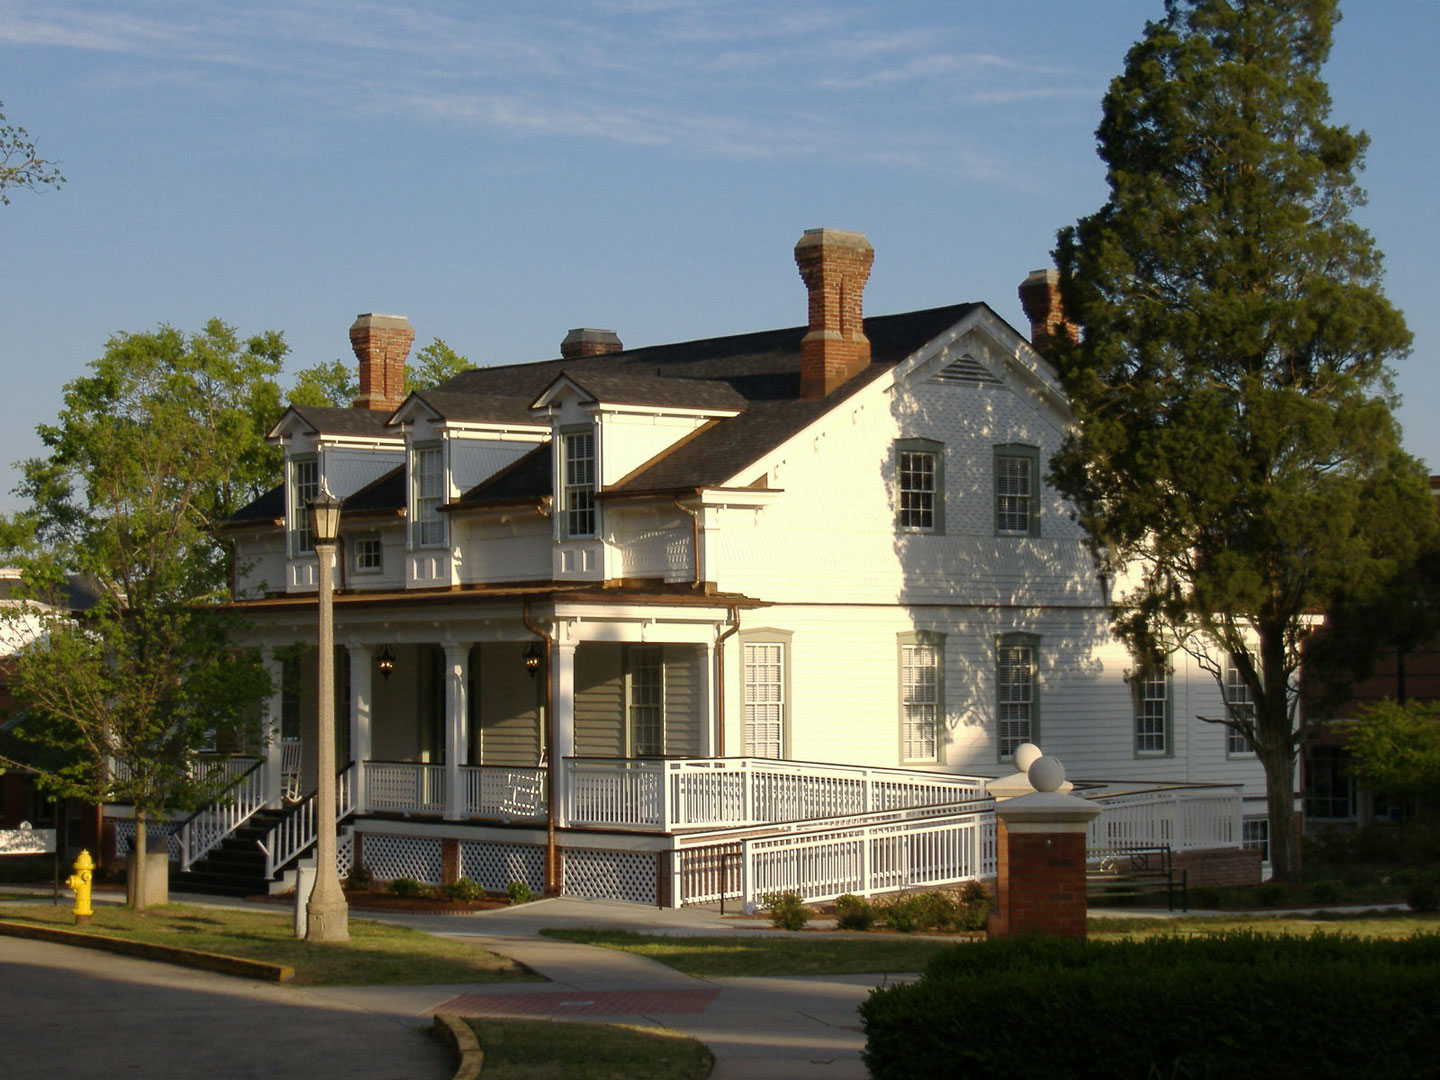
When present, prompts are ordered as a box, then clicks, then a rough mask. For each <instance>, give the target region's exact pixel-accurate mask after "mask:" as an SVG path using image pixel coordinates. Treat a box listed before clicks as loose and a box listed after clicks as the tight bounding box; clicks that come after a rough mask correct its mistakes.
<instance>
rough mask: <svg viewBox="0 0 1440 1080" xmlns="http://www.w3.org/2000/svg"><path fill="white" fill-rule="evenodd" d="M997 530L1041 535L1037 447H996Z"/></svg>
mask: <svg viewBox="0 0 1440 1080" xmlns="http://www.w3.org/2000/svg"><path fill="white" fill-rule="evenodd" d="M995 531H996V532H997V533H998V534H1000V535H1002V536H1039V535H1040V451H1039V449H1038V448H1036V447H1034V446H1021V445H1015V444H1012V445H1007V446H997V447H995Z"/></svg>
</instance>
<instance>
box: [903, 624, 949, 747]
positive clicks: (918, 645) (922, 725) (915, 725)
mask: <svg viewBox="0 0 1440 1080" xmlns="http://www.w3.org/2000/svg"><path fill="white" fill-rule="evenodd" d="M899 644H900V760H901V762H902V763H904V764H912V763H915V764H932V765H933V764H936V763H938V762H939V761H940V745H941V743H940V736H941V732H942V731H943V730H944V726H945V725H944V720H945V636H944V635H943V634H936V633H933V632H928V631H915V632H913V633H905V634H901V635H900V642H899Z"/></svg>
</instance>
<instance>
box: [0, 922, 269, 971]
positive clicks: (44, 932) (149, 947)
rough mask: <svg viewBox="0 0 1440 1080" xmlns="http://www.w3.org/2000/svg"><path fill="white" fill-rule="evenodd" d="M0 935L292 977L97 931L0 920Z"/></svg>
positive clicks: (259, 964)
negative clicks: (104, 935) (63, 928)
mask: <svg viewBox="0 0 1440 1080" xmlns="http://www.w3.org/2000/svg"><path fill="white" fill-rule="evenodd" d="M0 934H4V935H6V936H8V937H18V938H30V939H32V940H35V941H50V942H54V943H55V944H57V945H74V946H77V947H78V948H82V949H102V950H104V951H105V952H113V953H119V954H121V955H122V956H133V957H137V958H139V959H141V960H158V961H160V962H161V963H166V964H178V965H179V966H181V967H191V968H199V969H200V970H202V971H213V972H215V973H216V974H219V975H236V976H239V977H240V978H242V979H261V980H264V981H265V982H275V983H283V982H289V981H290V980H291V979H293V978H294V977H295V969H294V968H292V967H289V966H287V965H285V964H267V963H265V962H264V961H263V960H242V959H241V958H240V957H238V956H223V955H221V954H220V953H207V952H199V951H198V950H196V949H181V948H178V947H177V946H174V945H156V944H153V943H152V942H148V941H127V940H125V939H124V938H113V937H103V936H101V935H99V934H82V933H79V932H78V931H75V930H62V929H60V928H58V927H52V926H33V925H31V924H29V923H13V922H3V921H0Z"/></svg>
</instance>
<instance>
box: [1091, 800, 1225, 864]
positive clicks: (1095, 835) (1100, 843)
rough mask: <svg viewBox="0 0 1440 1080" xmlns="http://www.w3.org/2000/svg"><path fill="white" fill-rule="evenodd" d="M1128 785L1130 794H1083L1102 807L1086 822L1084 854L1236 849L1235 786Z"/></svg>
mask: <svg viewBox="0 0 1440 1080" xmlns="http://www.w3.org/2000/svg"><path fill="white" fill-rule="evenodd" d="M1115 786H1116V787H1120V785H1115ZM1127 786H1129V787H1130V788H1131V790H1119V791H1108V790H1107V789H1106V788H1100V789H1098V790H1092V791H1087V792H1082V794H1084V795H1085V796H1086V797H1087V798H1091V799H1093V800H1094V801H1096V802H1098V803H1100V804H1101V806H1103V807H1104V812H1103V813H1102V814H1101V815H1100V816H1099V817H1097V818H1095V820H1093V821H1092V822H1091V823H1090V828H1089V831H1088V833H1087V835H1086V839H1085V845H1086V847H1087V849H1088V850H1090V851H1092V852H1095V853H1097V854H1108V853H1111V852H1117V851H1125V850H1127V849H1131V848H1154V847H1161V846H1166V845H1168V846H1169V848H1170V850H1171V851H1191V850H1194V849H1196V848H1215V847H1239V846H1240V842H1241V825H1240V821H1241V812H1240V796H1241V788H1240V786H1239V785H1229V784H1208V785H1188V786H1184V787H1179V786H1172V785H1161V784H1153V785H1143V788H1144V789H1143V790H1134V789H1133V788H1134V786H1133V785H1127Z"/></svg>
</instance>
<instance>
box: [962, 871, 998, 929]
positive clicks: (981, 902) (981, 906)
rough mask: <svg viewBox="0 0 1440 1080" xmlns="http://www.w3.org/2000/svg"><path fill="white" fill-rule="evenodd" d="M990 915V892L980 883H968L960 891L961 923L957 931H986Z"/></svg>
mask: <svg viewBox="0 0 1440 1080" xmlns="http://www.w3.org/2000/svg"><path fill="white" fill-rule="evenodd" d="M989 914H990V890H989V889H987V888H985V886H984V885H981V884H980V882H978V881H970V882H966V884H965V887H964V888H963V889H961V890H960V912H959V916H960V917H959V921H958V922H957V923H956V926H955V929H957V930H984V929H985V920H986V917H987V916H988V915H989Z"/></svg>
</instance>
